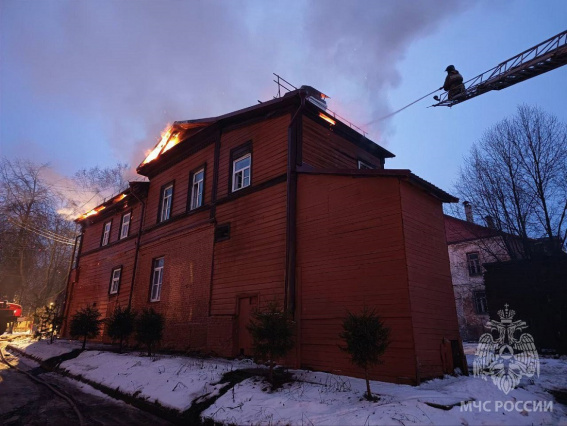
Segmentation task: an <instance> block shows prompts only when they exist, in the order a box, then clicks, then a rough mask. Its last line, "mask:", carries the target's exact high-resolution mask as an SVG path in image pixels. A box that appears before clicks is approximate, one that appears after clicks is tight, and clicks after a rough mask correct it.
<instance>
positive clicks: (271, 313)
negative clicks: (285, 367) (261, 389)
mask: <svg viewBox="0 0 567 426" xmlns="http://www.w3.org/2000/svg"><path fill="white" fill-rule="evenodd" d="M294 324H295V323H294V322H293V321H292V320H291V318H290V317H289V315H288V314H287V313H286V312H284V311H283V310H282V309H281V308H280V307H279V306H278V304H277V303H276V302H271V303H269V304H268V305H267V306H266V308H265V309H263V310H259V309H256V310H255V311H254V312H253V313H252V319H251V320H250V323H249V324H248V325H247V326H246V328H247V329H248V331H249V332H250V335H251V336H252V345H253V349H254V354H255V356H256V357H257V358H259V359H261V360H267V361H268V362H269V367H270V369H269V373H268V374H269V376H268V380H269V381H270V383H271V384H272V386H273V385H274V375H273V370H274V365H275V360H276V359H278V358H281V357H283V356H285V355H286V354H287V353H288V352H289V351H290V350H291V349H292V348H293V345H294V342H293V329H294Z"/></svg>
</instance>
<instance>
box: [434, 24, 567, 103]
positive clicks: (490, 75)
mask: <svg viewBox="0 0 567 426" xmlns="http://www.w3.org/2000/svg"><path fill="white" fill-rule="evenodd" d="M565 64H567V31H563V32H562V33H559V34H557V35H556V36H553V37H551V38H550V39H548V40H546V41H544V42H542V43H540V44H538V45H537V46H534V47H532V48H530V49H528V50H526V51H524V52H522V53H520V54H519V55H516V56H514V57H512V58H510V59H508V60H506V61H504V62H502V63H500V64H499V65H497V66H495V67H494V68H492V69H490V70H488V71H486V72H484V73H482V74H480V75H478V76H476V77H474V78H472V79H470V80H468V81H466V82H465V91H464V92H463V93H461V94H459V95H457V96H455V97H454V98H453V99H449V98H448V93H447V92H446V93H443V94H442V95H441V96H440V97H439V102H438V103H437V104H434V105H432V106H448V107H452V106H453V105H456V104H459V103H461V102H464V101H466V100H468V99H472V98H474V97H476V96H478V95H482V94H483V93H486V92H490V91H491V90H502V89H505V88H506V87H510V86H512V85H514V84H516V83H520V82H522V81H524V80H528V79H530V78H532V77H535V76H538V75H540V74H543V73H546V72H548V71H551V70H553V69H555V68H559V67H561V66H563V65H565Z"/></svg>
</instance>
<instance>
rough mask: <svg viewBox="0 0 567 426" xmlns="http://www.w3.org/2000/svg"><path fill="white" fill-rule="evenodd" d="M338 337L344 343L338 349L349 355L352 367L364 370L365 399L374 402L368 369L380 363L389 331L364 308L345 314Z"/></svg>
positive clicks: (370, 311) (376, 316) (386, 344)
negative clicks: (360, 310)
mask: <svg viewBox="0 0 567 426" xmlns="http://www.w3.org/2000/svg"><path fill="white" fill-rule="evenodd" d="M340 337H341V338H342V339H343V340H344V341H345V343H346V346H344V347H342V346H341V347H340V348H341V349H342V350H343V351H345V352H347V353H348V354H349V355H350V358H351V362H352V363H353V364H354V365H356V366H358V367H360V368H362V369H364V377H365V379H366V395H365V396H366V399H368V400H369V401H372V400H374V398H373V397H372V393H371V392H370V381H369V380H368V369H369V368H370V367H371V366H373V365H377V364H381V363H382V359H381V358H382V355H383V354H384V352H385V351H386V348H387V347H388V345H389V344H390V329H389V328H388V327H386V326H385V325H384V323H383V322H382V320H381V318H380V317H379V316H378V314H377V313H376V311H375V310H374V309H368V308H364V309H363V310H362V312H361V313H360V314H353V313H352V312H348V313H347V317H346V318H345V319H344V320H343V332H342V333H341V334H340Z"/></svg>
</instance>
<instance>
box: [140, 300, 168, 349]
mask: <svg viewBox="0 0 567 426" xmlns="http://www.w3.org/2000/svg"><path fill="white" fill-rule="evenodd" d="M164 322H165V320H164V317H163V315H162V314H160V313H159V312H156V311H154V309H153V308H150V309H144V310H143V311H142V314H141V315H140V316H139V317H138V319H137V320H136V340H137V341H138V342H140V343H141V344H143V345H145V346H146V347H147V348H148V356H152V348H153V347H154V346H155V344H156V343H158V342H159V341H160V340H161V338H162V335H163V325H164Z"/></svg>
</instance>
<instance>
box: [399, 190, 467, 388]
mask: <svg viewBox="0 0 567 426" xmlns="http://www.w3.org/2000/svg"><path fill="white" fill-rule="evenodd" d="M400 190H401V195H402V214H403V221H404V235H405V247H406V253H407V259H408V277H409V287H410V297H411V306H412V318H413V320H412V321H413V329H414V339H415V346H416V354H417V360H418V365H419V376H420V378H421V379H426V378H430V377H439V376H441V375H442V374H443V373H445V372H444V371H443V365H442V363H441V352H440V349H441V344H442V342H443V339H444V338H446V339H449V340H458V339H459V329H458V323H457V313H456V308H455V295H454V293H453V285H452V282H451V271H450V267H449V255H448V252H447V243H446V242H445V224H444V219H443V209H442V206H441V204H440V203H439V202H438V201H437V200H435V199H434V198H433V197H431V196H429V195H428V194H427V193H425V192H423V191H421V190H419V189H417V188H415V187H413V186H411V185H409V184H408V183H406V182H402V185H401V188H400Z"/></svg>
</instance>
